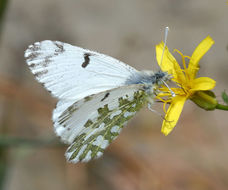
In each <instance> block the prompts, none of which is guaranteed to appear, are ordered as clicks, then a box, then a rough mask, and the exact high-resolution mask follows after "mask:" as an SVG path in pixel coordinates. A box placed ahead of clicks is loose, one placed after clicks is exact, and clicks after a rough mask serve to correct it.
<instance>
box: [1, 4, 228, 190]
mask: <svg viewBox="0 0 228 190" xmlns="http://www.w3.org/2000/svg"><path fill="white" fill-rule="evenodd" d="M0 2H1V3H4V2H5V0H1V1H0ZM165 26H169V27H170V33H169V37H168V47H169V48H170V49H171V50H172V49H174V48H177V49H179V50H181V51H182V52H183V53H185V54H187V55H191V53H192V52H193V50H194V48H195V47H196V46H197V44H198V43H199V42H200V41H201V40H202V39H204V38H205V37H206V36H207V35H211V36H212V38H213V39H214V40H215V45H214V46H213V47H212V49H211V50H210V51H209V52H208V54H206V56H205V57H204V58H203V59H202V61H201V71H200V74H201V76H210V77H211V78H214V79H215V80H216V81H217V87H216V89H215V92H216V95H217V96H220V93H221V92H222V91H223V90H224V89H228V87H227V82H228V75H227V73H228V67H227V65H228V52H227V48H228V5H227V3H226V1H225V0H219V1H214V0H209V1H208V0H201V1H198V0H188V1H183V0H160V1H158V0H157V1H156V0H115V1H107V0H97V1H91V0H66V1H62V0H46V1H44V0H43V1H37V0H29V1H26V0H11V1H9V2H8V5H7V8H6V10H5V16H4V22H3V23H1V29H0V31H1V36H0V133H1V139H0V141H1V143H2V142H6V144H7V145H9V144H11V143H12V144H11V146H9V147H5V146H1V147H0V178H1V179H0V183H1V184H3V186H2V189H4V190H31V189H33V190H40V189H41V190H47V189H55V190H62V189H67V190H75V189H77V190H88V189H91V190H98V189H102V190H103V189H110V190H117V189H118V190H119V189H121V190H147V189H155V190H167V189H169V190H183V189H185V190H188V189H194V190H212V189H219V190H220V189H221V190H225V189H228V163H227V161H228V138H227V134H228V124H227V123H228V118H227V112H222V111H213V112H206V111H204V110H201V109H200V108H198V107H196V106H195V105H194V104H193V103H192V102H188V103H187V104H186V105H185V107H184V111H183V113H182V116H181V119H180V121H179V123H178V125H177V127H176V128H175V130H174V131H173V132H172V133H171V134H170V135H169V136H167V137H165V136H164V135H162V134H161V133H160V128H161V123H162V119H161V117H160V116H158V115H155V114H154V113H151V112H150V111H148V110H147V109H143V110H142V111H141V112H140V113H138V115H137V116H136V117H134V119H132V120H131V121H130V122H129V124H128V127H126V128H125V130H123V132H122V133H121V135H120V137H119V138H117V140H115V142H114V143H112V144H111V146H109V148H108V149H107V150H106V152H105V154H104V156H103V157H102V158H101V159H99V160H95V161H92V162H89V163H87V164H76V165H74V164H69V163H66V160H65V158H64V151H65V149H66V147H65V146H64V147H63V146H61V145H59V144H58V143H56V141H54V142H49V141H48V140H52V139H55V135H54V131H53V129H52V121H51V114H52V110H53V108H54V105H55V102H56V100H54V99H53V98H52V97H51V96H50V95H49V94H48V92H46V91H45V89H43V87H42V86H41V85H40V84H38V83H37V82H36V81H35V79H34V78H33V76H32V74H31V73H30V72H29V69H28V67H27V66H26V64H25V61H24V57H23V54H24V50H25V49H26V48H27V46H28V45H30V44H31V43H34V42H36V41H41V40H46V39H49V40H59V41H64V42H68V43H71V44H75V45H77V46H81V47H84V48H88V49H91V50H96V51H98V52H102V53H105V54H108V55H111V56H113V57H115V58H118V59H120V60H122V61H124V62H126V63H128V64H129V65H131V66H134V67H135V68H137V69H139V70H140V69H154V70H156V69H158V67H157V65H156V62H155V45H156V44H157V43H159V42H160V41H161V39H162V38H163V33H164V27H165ZM176 57H178V55H177V54H176ZM178 59H179V57H178ZM159 107H161V105H156V106H155V109H157V110H159V111H160V112H161V113H162V111H161V110H160V108H159ZM3 135H4V136H3ZM6 135H7V136H10V137H15V138H16V140H15V138H13V139H9V137H8V138H3V137H5V136H6ZM18 138H19V139H18ZM23 139H26V142H24V141H23ZM34 141H35V142H34ZM57 142H58V141H57ZM3 144H4V143H3ZM16 144H17V145H20V146H15V145H16ZM3 176H4V178H3Z"/></svg>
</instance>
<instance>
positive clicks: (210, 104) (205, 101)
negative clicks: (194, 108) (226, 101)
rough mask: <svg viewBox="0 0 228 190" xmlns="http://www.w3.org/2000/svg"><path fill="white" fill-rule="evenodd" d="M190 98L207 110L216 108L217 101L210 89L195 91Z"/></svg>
mask: <svg viewBox="0 0 228 190" xmlns="http://www.w3.org/2000/svg"><path fill="white" fill-rule="evenodd" d="M191 100H192V101H193V102H194V103H195V104H196V105H198V106H199V107H201V108H202V109H205V110H207V111H210V110H214V109H216V106H217V104H218V101H217V100H216V97H215V94H214V92H212V91H209V90H208V91H197V92H196V93H195V94H194V95H193V96H192V97H191Z"/></svg>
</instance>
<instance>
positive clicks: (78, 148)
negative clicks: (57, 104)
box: [57, 85, 146, 163]
mask: <svg viewBox="0 0 228 190" xmlns="http://www.w3.org/2000/svg"><path fill="white" fill-rule="evenodd" d="M145 102H146V94H145V92H144V91H143V89H142V85H131V86H127V87H126V86H125V87H121V88H116V89H113V90H109V91H105V92H102V93H99V94H95V95H92V96H89V97H86V98H84V100H80V101H78V102H76V103H74V104H73V105H72V106H70V107H69V108H68V109H67V110H66V111H65V112H63V114H62V115H61V116H60V117H59V120H58V121H57V123H59V124H61V125H62V126H65V127H64V128H65V131H64V130H63V131H64V132H63V133H62V134H61V135H60V136H61V137H65V138H66V139H72V142H71V145H70V147H69V148H68V149H67V151H66V154H65V155H66V158H67V159H68V161H70V162H73V163H76V162H78V161H83V162H86V161H89V160H91V159H93V158H98V157H100V156H101V155H102V154H103V152H104V149H105V148H106V147H107V146H108V145H109V144H110V143H111V142H112V141H113V140H114V139H115V138H116V137H117V136H118V135H119V133H120V131H121V130H122V128H123V126H124V125H125V124H126V123H127V121H128V120H129V119H130V118H132V117H133V116H134V115H135V113H136V112H137V111H138V110H139V109H140V108H141V107H142V106H143V105H144V104H145ZM79 124H80V125H79ZM69 131H70V132H69ZM63 140H64V139H63Z"/></svg>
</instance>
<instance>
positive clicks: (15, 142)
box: [0, 135, 64, 148]
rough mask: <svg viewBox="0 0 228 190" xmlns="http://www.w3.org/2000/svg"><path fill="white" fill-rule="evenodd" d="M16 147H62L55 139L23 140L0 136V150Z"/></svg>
mask: <svg viewBox="0 0 228 190" xmlns="http://www.w3.org/2000/svg"><path fill="white" fill-rule="evenodd" d="M18 146H38V147H44V146H49V147H50V146H51V147H59V146H64V145H63V144H62V143H60V141H59V140H57V139H25V138H22V137H12V136H7V135H0V148H6V147H18Z"/></svg>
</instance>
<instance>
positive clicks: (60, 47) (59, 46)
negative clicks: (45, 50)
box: [53, 41, 65, 55]
mask: <svg viewBox="0 0 228 190" xmlns="http://www.w3.org/2000/svg"><path fill="white" fill-rule="evenodd" d="M53 43H54V44H55V46H56V47H57V48H56V49H55V54H54V55H59V54H61V53H63V52H64V51H65V49H64V47H63V46H64V43H63V42H59V41H55V42H53Z"/></svg>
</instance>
